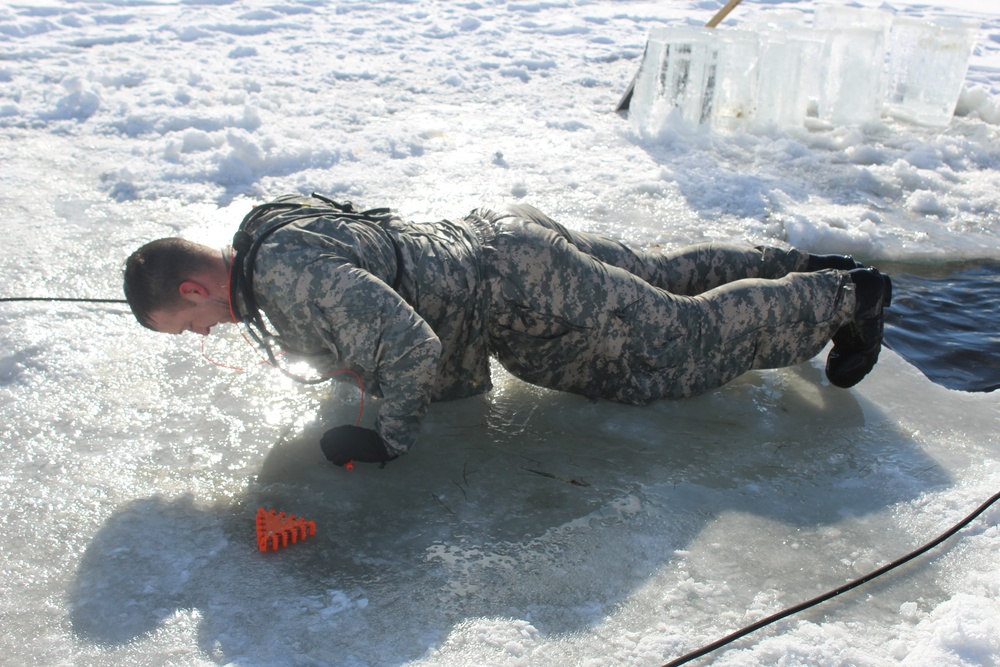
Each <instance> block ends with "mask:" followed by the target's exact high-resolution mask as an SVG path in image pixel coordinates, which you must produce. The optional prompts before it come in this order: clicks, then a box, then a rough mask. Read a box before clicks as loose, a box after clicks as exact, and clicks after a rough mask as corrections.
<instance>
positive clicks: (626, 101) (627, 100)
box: [615, 0, 743, 113]
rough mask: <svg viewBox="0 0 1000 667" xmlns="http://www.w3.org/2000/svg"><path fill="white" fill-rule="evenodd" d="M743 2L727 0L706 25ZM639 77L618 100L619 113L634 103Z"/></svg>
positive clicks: (718, 20) (723, 17)
mask: <svg viewBox="0 0 1000 667" xmlns="http://www.w3.org/2000/svg"><path fill="white" fill-rule="evenodd" d="M741 2H743V0H729V2H727V3H726V4H725V6H724V7H723V8H722V9H720V10H719V11H717V12H716V13H715V16H713V17H712V18H711V19H709V21H708V23H706V24H705V27H706V28H714V27H715V26H717V25H719V24H720V23H722V22H723V21H724V20H725V18H726V17H727V16H729V12H731V11H733V10H734V9H736V5H738V4H740V3H741ZM638 78H639V73H638V72H636V73H635V76H633V77H632V82H631V83H629V84H628V89H627V90H626V91H625V94H624V95H622V98H621V100H619V101H618V106H617V107H615V111H617V112H618V113H622V112H623V111H628V108H629V105H630V104H631V103H632V93H634V92H635V80H636V79H638Z"/></svg>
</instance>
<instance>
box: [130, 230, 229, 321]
mask: <svg viewBox="0 0 1000 667" xmlns="http://www.w3.org/2000/svg"><path fill="white" fill-rule="evenodd" d="M124 288H125V299H126V300H127V301H128V304H129V306H130V307H131V308H132V313H133V314H134V315H135V317H136V319H137V320H139V323H140V324H142V325H143V326H144V327H147V328H149V329H152V330H154V331H160V332H163V333H175V334H179V333H184V332H185V331H194V332H195V333H200V334H203V335H204V334H208V332H209V329H210V328H211V327H213V326H215V325H216V324H219V323H220V322H232V321H233V318H232V315H231V312H230V309H229V275H228V267H227V266H226V262H225V260H224V259H223V258H222V255H221V253H220V252H219V251H218V250H216V249H214V248H210V247H208V246H204V245H201V244H198V243H193V242H191V241H188V240H185V239H180V238H166V239H159V240H157V241H152V242H150V243H147V244H146V245H144V246H142V247H141V248H139V249H138V250H136V251H135V252H134V253H132V255H131V256H130V257H129V258H128V260H127V261H126V262H125V280H124Z"/></svg>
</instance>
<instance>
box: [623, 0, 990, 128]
mask: <svg viewBox="0 0 1000 667" xmlns="http://www.w3.org/2000/svg"><path fill="white" fill-rule="evenodd" d="M978 30H979V25H978V24H975V23H972V22H968V21H962V22H959V21H955V22H950V23H949V22H930V21H922V20H918V19H913V18H907V17H894V16H893V15H892V14H889V13H887V12H882V11H879V10H872V9H859V8H849V7H835V6H825V7H820V8H817V10H816V12H815V15H814V17H813V21H812V25H808V24H807V23H806V20H805V15H804V14H803V13H802V12H798V11H794V10H792V11H789V10H779V11H770V12H769V11H764V12H760V14H758V15H757V17H755V18H754V19H753V20H751V21H750V22H748V23H747V24H746V25H745V26H744V28H743V29H739V28H738V29H729V28H720V29H715V30H709V29H705V28H694V27H684V26H677V27H669V28H655V29H653V30H652V31H650V34H649V39H648V41H647V44H646V52H645V54H644V56H643V60H642V64H641V65H640V68H639V74H638V76H637V77H636V84H635V92H634V94H633V97H632V102H631V106H630V108H631V112H632V116H633V118H634V120H635V122H636V123H637V124H638V125H639V127H640V128H641V129H643V130H645V131H652V132H655V131H656V130H657V129H658V128H660V127H662V126H663V125H664V124H667V123H678V122H680V123H682V124H685V125H690V126H711V127H715V128H724V129H735V128H746V129H751V130H752V129H762V128H767V127H771V126H779V127H796V126H802V125H803V123H805V121H806V119H807V118H810V117H812V118H814V119H815V120H816V121H819V122H821V123H826V124H830V125H860V124H865V123H870V122H872V121H876V120H878V119H879V118H880V117H881V116H882V114H883V113H888V114H890V115H892V116H894V117H896V118H899V119H903V120H906V121H910V122H915V123H920V124H924V125H931V126H943V125H947V124H948V122H949V121H950V119H951V117H952V115H953V114H954V111H955V105H956V103H957V101H958V96H959V94H960V93H961V90H962V83H963V81H964V79H965V73H966V71H967V69H968V62H969V57H970V56H971V54H972V49H973V47H974V45H975V40H976V37H977V35H978Z"/></svg>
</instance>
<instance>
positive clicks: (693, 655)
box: [663, 493, 1000, 667]
mask: <svg viewBox="0 0 1000 667" xmlns="http://www.w3.org/2000/svg"><path fill="white" fill-rule="evenodd" d="M998 500H1000V493H997V494H995V495H994V496H993V497H992V498H990V499H989V500H987V501H986V502H985V503H983V504H982V505H980V506H979V507H978V508H977V509H976V510H975V511H974V512H973V513H972V514H970V515H969V516H967V517H965V518H964V519H962V520H961V521H959V522H958V523H956V524H955V525H954V526H952V527H951V528H950V529H948V530H947V531H945V532H944V533H942V534H941V535H939V536H938V537H937V538H935V539H933V540H931V541H930V542H928V543H927V544H925V545H924V546H922V547H920V548H918V549H915V550H913V551H911V552H910V553H908V554H906V555H905V556H903V557H902V558H899V559H897V560H894V561H893V562H891V563H889V564H888V565H883V566H882V567H880V568H879V569H877V570H875V571H874V572H870V573H868V574H866V575H865V576H863V577H861V578H860V579H855V580H854V581H851V582H849V583H847V584H844V585H843V586H841V587H839V588H835V589H834V590H832V591H829V592H828V593H824V594H823V595H819V596H817V597H814V598H813V599H811V600H807V601H806V602H803V603H802V604H798V605H795V606H794V607H789V608H788V609H785V610H784V611H780V612H778V613H777V614H773V615H771V616H768V617H767V618H765V619H762V620H760V621H757V622H756V623H752V624H750V625H748V626H746V627H745V628H743V629H742V630H737V631H736V632H734V633H732V634H730V635H726V636H725V637H723V638H722V639H719V640H718V641H715V642H712V643H711V644H708V645H707V646H703V647H702V648H700V649H698V650H696V651H692V652H690V653H687V654H685V655H683V656H681V657H680V658H677V659H676V660H672V661H671V662H668V663H667V664H665V665H663V667H678V666H679V665H683V664H686V663H688V662H691V661H692V660H695V659H697V658H700V657H702V656H704V655H706V654H708V653H711V652H712V651H715V650H717V649H720V648H722V647H723V646H725V645H726V644H730V643H732V642H734V641H736V640H737V639H739V638H740V637H745V636H746V635H748V634H750V633H751V632H755V631H757V630H760V629H761V628H763V627H764V626H767V625H770V624H772V623H774V622H776V621H780V620H781V619H783V618H786V617H788V616H791V615H792V614H797V613H799V612H800V611H804V610H806V609H809V608H810V607H815V606H816V605H818V604H819V603H821V602H826V601H827V600H829V599H830V598H834V597H837V596H838V595H841V594H842V593H846V592H847V591H849V590H852V589H854V588H857V587H858V586H860V585H861V584H865V583H867V582H869V581H871V580H872V579H875V578H876V577H880V576H882V575H883V574H885V573H886V572H889V571H890V570H894V569H896V568H897V567H899V566H900V565H903V564H904V563H908V562H909V561H911V560H913V559H914V558H916V557H917V556H922V555H923V554H925V553H927V552H928V551H930V550H931V549H933V548H934V547H936V546H938V545H939V544H941V543H942V542H944V541H945V540H947V539H948V538H949V537H951V536H952V535H954V534H955V533H957V532H958V531H960V530H962V529H963V528H965V527H966V526H968V525H969V524H970V523H972V522H973V521H974V520H975V519H976V518H977V517H978V516H979V515H980V514H982V513H983V512H985V511H986V510H987V509H988V508H989V507H990V506H991V505H993V504H994V503H995V502H997V501H998Z"/></svg>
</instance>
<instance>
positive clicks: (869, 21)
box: [813, 6, 892, 125]
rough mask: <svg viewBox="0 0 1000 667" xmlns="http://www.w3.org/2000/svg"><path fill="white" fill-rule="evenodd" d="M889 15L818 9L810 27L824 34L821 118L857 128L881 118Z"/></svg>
mask: <svg viewBox="0 0 1000 667" xmlns="http://www.w3.org/2000/svg"><path fill="white" fill-rule="evenodd" d="M891 23H892V14H889V13H887V12H881V11H878V10H870V9H859V8H855V7H840V6H823V7H819V8H817V9H816V15H815V17H814V21H813V28H814V29H815V30H816V31H818V32H822V33H824V34H825V35H826V51H825V55H824V58H823V63H824V67H823V70H822V75H821V81H822V85H821V86H820V91H819V117H820V118H821V119H822V120H827V121H830V122H832V123H836V124H838V125H855V124H862V123H868V122H872V121H876V120H878V119H879V118H880V117H881V116H882V106H883V98H884V95H885V76H884V73H885V61H886V43H887V35H888V32H889V26H890V25H891Z"/></svg>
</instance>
